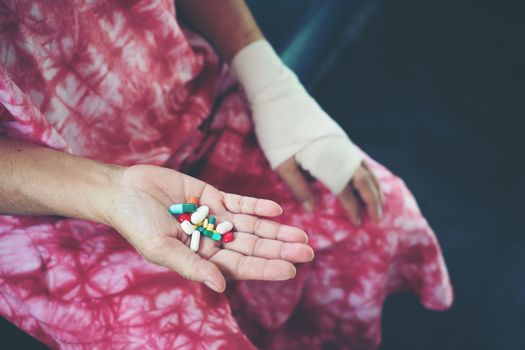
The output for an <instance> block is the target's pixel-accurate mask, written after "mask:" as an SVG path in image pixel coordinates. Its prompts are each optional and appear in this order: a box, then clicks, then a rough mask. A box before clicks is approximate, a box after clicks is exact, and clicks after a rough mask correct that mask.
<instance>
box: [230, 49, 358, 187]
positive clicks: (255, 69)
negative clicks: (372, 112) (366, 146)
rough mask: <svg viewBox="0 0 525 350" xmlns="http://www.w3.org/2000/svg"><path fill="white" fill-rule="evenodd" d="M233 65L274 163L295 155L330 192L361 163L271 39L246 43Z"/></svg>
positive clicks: (264, 147) (259, 135) (273, 166)
mask: <svg viewBox="0 0 525 350" xmlns="http://www.w3.org/2000/svg"><path fill="white" fill-rule="evenodd" d="M231 67H232V70H233V72H234V73H235V75H236V76H237V78H238V79H239V81H240V83H241V84H242V86H243V88H244V91H245V93H246V96H247V98H248V100H249V102H250V107H251V110H252V114H253V121H254V124H255V133H256V135H257V138H258V140H259V143H260V145H261V148H262V150H263V151H264V153H265V155H266V157H267V159H268V161H269V162H270V165H271V166H272V168H273V169H275V168H276V167H278V166H279V165H280V164H281V163H283V162H284V161H285V160H287V159H289V158H291V157H295V159H296V161H297V162H298V163H299V164H300V165H301V167H302V168H303V169H305V170H307V171H309V172H310V173H311V174H312V175H313V176H314V177H315V178H317V179H318V180H320V181H321V182H323V183H324V184H325V185H326V186H327V187H328V188H329V189H330V191H331V192H332V193H334V194H338V193H340V192H341V191H342V190H343V188H344V187H345V185H346V184H347V183H348V181H350V179H351V178H352V176H353V174H354V172H355V170H356V169H357V168H358V167H359V165H360V164H361V162H362V160H363V157H362V155H361V152H360V151H359V150H358V149H357V147H356V146H355V145H354V144H353V143H352V142H351V141H350V139H349V138H348V136H347V135H346V133H345V132H344V130H343V129H342V128H341V127H340V126H339V125H338V124H337V123H336V122H335V121H334V120H333V119H332V118H330V117H329V116H328V115H327V114H326V112H325V111H323V110H322V109H321V107H320V106H319V105H318V104H317V102H316V101H315V100H314V99H313V98H312V97H311V96H310V95H309V94H308V92H307V91H306V90H305V89H304V87H303V86H302V84H301V83H300V82H299V80H298V79H297V76H296V75H295V74H294V73H293V72H292V71H291V70H290V69H288V67H286V66H285V65H284V63H283V62H282V61H281V59H280V58H279V56H278V55H277V54H276V53H275V51H274V50H273V48H272V47H271V46H270V44H269V43H268V42H267V41H266V40H260V41H256V42H254V43H251V44H250V45H248V46H246V47H244V48H243V49H242V50H240V51H239V52H238V53H237V54H236V55H235V57H234V58H233V60H232V62H231Z"/></svg>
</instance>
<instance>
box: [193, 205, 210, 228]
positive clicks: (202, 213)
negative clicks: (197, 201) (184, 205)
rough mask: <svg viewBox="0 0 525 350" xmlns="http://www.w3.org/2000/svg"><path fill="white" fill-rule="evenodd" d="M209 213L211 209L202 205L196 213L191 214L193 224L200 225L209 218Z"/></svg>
mask: <svg viewBox="0 0 525 350" xmlns="http://www.w3.org/2000/svg"><path fill="white" fill-rule="evenodd" d="M209 212H210V208H208V207H207V206H206V205H201V206H200V207H199V208H198V209H197V211H196V212H195V213H193V214H191V223H192V224H195V225H197V224H200V223H201V222H202V220H204V219H205V218H206V217H207V216H208V214H209Z"/></svg>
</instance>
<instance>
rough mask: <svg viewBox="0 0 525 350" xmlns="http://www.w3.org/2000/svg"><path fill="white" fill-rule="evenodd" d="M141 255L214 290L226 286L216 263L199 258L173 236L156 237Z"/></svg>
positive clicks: (222, 288)
mask: <svg viewBox="0 0 525 350" xmlns="http://www.w3.org/2000/svg"><path fill="white" fill-rule="evenodd" d="M143 255H144V256H145V257H146V259H148V260H149V261H151V262H153V263H155V264H158V265H162V266H165V267H167V268H169V269H170V270H173V271H175V272H177V273H178V274H179V275H181V276H182V277H184V278H186V279H189V280H192V281H197V282H202V283H204V284H206V285H207V286H208V287H209V288H210V289H212V290H214V291H216V292H219V293H220V292H223V291H224V289H225V288H226V280H225V279H224V276H223V275H222V273H221V272H220V270H219V268H218V267H217V266H216V265H214V264H213V263H211V262H210V261H208V260H205V259H203V258H201V257H200V256H199V255H197V254H195V253H194V252H192V251H191V250H190V249H189V248H188V247H186V246H185V245H184V244H183V243H182V242H180V241H179V240H177V239H175V238H172V237H167V236H163V237H159V238H157V239H156V240H155V241H154V242H153V244H151V245H150V246H149V247H148V248H147V249H145V251H144V252H143Z"/></svg>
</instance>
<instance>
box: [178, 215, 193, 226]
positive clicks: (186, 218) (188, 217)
mask: <svg viewBox="0 0 525 350" xmlns="http://www.w3.org/2000/svg"><path fill="white" fill-rule="evenodd" d="M177 220H179V222H180V223H181V224H182V223H183V222H184V221H191V215H190V214H186V213H185V214H180V215H179V217H178V218H177Z"/></svg>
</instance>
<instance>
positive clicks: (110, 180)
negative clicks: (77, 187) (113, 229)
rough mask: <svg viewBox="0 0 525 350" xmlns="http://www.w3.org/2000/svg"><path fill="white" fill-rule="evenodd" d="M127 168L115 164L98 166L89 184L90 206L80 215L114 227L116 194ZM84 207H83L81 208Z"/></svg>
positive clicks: (87, 189)
mask: <svg viewBox="0 0 525 350" xmlns="http://www.w3.org/2000/svg"><path fill="white" fill-rule="evenodd" d="M125 170H126V167H123V166H119V165H113V164H102V163H99V164H97V167H96V171H95V173H94V174H93V175H92V176H91V179H90V180H89V181H88V182H87V187H86V193H89V194H88V198H89V200H88V203H89V204H88V205H87V206H86V207H85V212H84V213H81V214H80V215H81V216H83V218H84V219H87V220H90V221H94V222H98V223H101V224H105V225H108V226H112V225H113V224H112V214H111V213H112V211H113V209H114V208H113V202H114V200H113V198H114V197H115V196H114V194H115V193H116V192H118V190H119V188H120V187H121V179H122V174H123V172H124V171H125ZM80 207H82V206H80Z"/></svg>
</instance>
